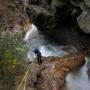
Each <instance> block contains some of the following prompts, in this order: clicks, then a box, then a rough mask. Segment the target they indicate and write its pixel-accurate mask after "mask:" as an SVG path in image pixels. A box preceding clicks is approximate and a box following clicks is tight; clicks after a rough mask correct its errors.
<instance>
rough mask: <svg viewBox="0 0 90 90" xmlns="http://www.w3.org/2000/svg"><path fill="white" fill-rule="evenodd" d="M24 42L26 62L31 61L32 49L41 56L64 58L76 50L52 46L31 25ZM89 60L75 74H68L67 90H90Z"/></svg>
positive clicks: (68, 47)
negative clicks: (36, 49) (35, 49)
mask: <svg viewBox="0 0 90 90" xmlns="http://www.w3.org/2000/svg"><path fill="white" fill-rule="evenodd" d="M24 41H25V42H26V44H27V47H28V48H29V51H28V54H27V60H29V61H32V60H33V58H34V54H33V53H32V49H33V48H38V49H39V50H40V52H41V54H42V56H45V57H47V56H60V57H62V56H65V55H68V54H70V53H72V52H76V51H77V49H76V48H75V47H73V46H59V45H53V44H51V43H50V42H49V41H47V40H46V38H45V36H44V35H43V34H42V33H41V32H40V31H38V29H37V27H36V26H35V25H33V24H32V26H31V28H30V29H29V31H28V32H27V33H26V36H25V38H24ZM88 59H89V58H86V63H85V65H84V66H83V67H82V68H81V69H80V70H79V71H78V72H77V73H76V74H75V73H74V74H73V73H70V74H68V75H67V77H66V81H67V83H66V85H67V87H68V90H90V81H89V78H88V74H87V64H88V61H89V60H88Z"/></svg>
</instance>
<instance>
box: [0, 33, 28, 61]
mask: <svg viewBox="0 0 90 90" xmlns="http://www.w3.org/2000/svg"><path fill="white" fill-rule="evenodd" d="M22 40H23V32H13V33H12V32H1V35H0V61H2V60H9V61H12V62H13V63H15V62H16V61H19V60H23V59H25V55H26V50H27V49H26V48H25V46H24V45H23V43H22Z"/></svg>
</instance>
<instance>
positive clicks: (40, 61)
mask: <svg viewBox="0 0 90 90" xmlns="http://www.w3.org/2000/svg"><path fill="white" fill-rule="evenodd" d="M39 63H40V64H42V60H41V56H39Z"/></svg>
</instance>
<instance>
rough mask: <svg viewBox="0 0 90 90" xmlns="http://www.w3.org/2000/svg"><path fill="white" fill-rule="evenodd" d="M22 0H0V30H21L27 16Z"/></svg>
mask: <svg viewBox="0 0 90 90" xmlns="http://www.w3.org/2000/svg"><path fill="white" fill-rule="evenodd" d="M23 3H24V2H23V1H22V0H19V1H18V0H13V1H12V0H0V30H2V31H3V30H5V31H6V30H9V31H22V30H23V29H24V27H23V24H24V23H25V22H24V21H26V19H27V18H28V17H27V15H26V13H25V11H24V5H23Z"/></svg>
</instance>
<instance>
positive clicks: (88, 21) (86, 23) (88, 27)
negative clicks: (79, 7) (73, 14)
mask: <svg viewBox="0 0 90 90" xmlns="http://www.w3.org/2000/svg"><path fill="white" fill-rule="evenodd" d="M77 21H78V24H79V26H80V28H81V29H82V31H83V32H85V33H86V34H89V33H90V11H89V10H88V11H84V12H82V14H81V15H80V16H79V17H78V19H77Z"/></svg>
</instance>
